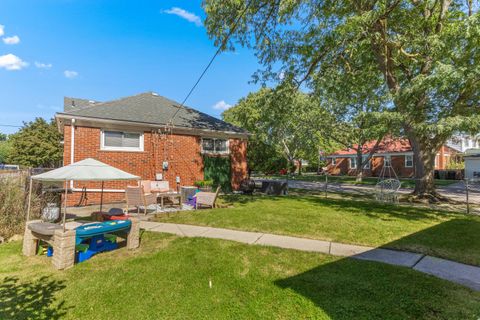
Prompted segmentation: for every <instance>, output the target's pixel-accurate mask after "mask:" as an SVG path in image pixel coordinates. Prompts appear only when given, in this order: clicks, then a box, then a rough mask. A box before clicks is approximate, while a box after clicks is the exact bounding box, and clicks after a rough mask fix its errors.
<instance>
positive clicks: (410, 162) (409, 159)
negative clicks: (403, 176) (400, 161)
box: [405, 155, 413, 168]
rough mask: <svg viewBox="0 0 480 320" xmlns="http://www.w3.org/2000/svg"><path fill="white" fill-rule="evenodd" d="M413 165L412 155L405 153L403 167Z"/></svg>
mask: <svg viewBox="0 0 480 320" xmlns="http://www.w3.org/2000/svg"><path fill="white" fill-rule="evenodd" d="M411 167H413V155H405V168H411Z"/></svg>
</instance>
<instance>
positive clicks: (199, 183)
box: [193, 180, 213, 188]
mask: <svg viewBox="0 0 480 320" xmlns="http://www.w3.org/2000/svg"><path fill="white" fill-rule="evenodd" d="M193 185H194V186H195V187H199V188H205V187H211V186H213V180H198V181H195V182H194V183H193Z"/></svg>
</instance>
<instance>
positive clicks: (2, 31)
mask: <svg viewBox="0 0 480 320" xmlns="http://www.w3.org/2000/svg"><path fill="white" fill-rule="evenodd" d="M4 34H5V26H4V25H2V24H0V37H1V36H3V35H4Z"/></svg>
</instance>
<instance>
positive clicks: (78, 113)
mask: <svg viewBox="0 0 480 320" xmlns="http://www.w3.org/2000/svg"><path fill="white" fill-rule="evenodd" d="M55 118H56V121H57V124H58V128H59V130H60V131H61V132H62V133H63V134H64V153H63V159H64V165H67V164H70V163H72V162H76V161H79V160H82V159H85V158H89V157H91V158H95V159H98V160H100V161H102V162H105V163H107V164H109V165H112V166H115V167H117V168H119V169H122V170H124V171H127V172H129V173H132V174H135V175H138V176H140V177H141V178H142V179H146V180H167V181H169V184H170V187H171V188H174V189H175V188H177V187H179V186H183V185H186V186H191V185H193V183H194V182H195V181H198V180H204V179H205V174H206V172H208V173H209V174H210V176H211V175H212V174H216V172H217V171H218V170H217V169H216V168H213V167H209V168H206V167H205V165H204V163H207V165H208V166H212V164H213V165H214V164H215V163H218V160H221V161H220V162H222V163H227V165H224V166H223V167H222V169H221V170H223V172H222V173H223V174H224V175H226V176H227V179H228V178H230V182H231V187H232V188H233V189H234V190H235V189H238V188H239V186H240V182H241V181H242V180H243V179H245V178H246V177H247V158H246V156H247V138H248V133H247V132H246V131H245V130H243V129H241V128H238V127H235V126H233V125H231V124H228V123H226V122H224V121H221V120H219V119H216V118H214V117H211V116H209V115H207V114H204V113H201V112H199V111H196V110H194V109H191V108H188V107H181V106H180V104H179V103H177V102H175V101H172V100H169V99H167V98H164V97H161V96H159V95H158V94H156V93H153V92H148V93H142V94H139V95H135V96H131V97H126V98H122V99H118V100H113V101H109V102H97V101H93V100H85V99H75V98H67V97H66V98H65V99H64V112H60V113H57V114H56V116H55ZM207 157H208V158H215V159H213V160H211V159H206V158H207ZM218 158H222V159H223V160H222V159H218ZM205 160H209V161H205ZM228 163H229V164H228ZM204 173H205V174H204ZM227 183H228V181H227ZM127 184H135V182H105V194H104V200H105V201H119V200H123V199H124V189H125V186H126V185H127ZM71 187H73V190H74V194H73V196H71V197H70V200H69V203H70V204H73V203H76V202H78V201H79V199H80V195H81V192H80V191H81V189H82V188H83V187H85V188H87V189H88V191H90V192H89V193H88V198H89V203H97V202H98V200H99V197H100V194H99V192H98V191H99V188H100V184H99V183H94V182H91V183H83V182H82V183H80V182H75V183H74V184H73V185H72V186H71Z"/></svg>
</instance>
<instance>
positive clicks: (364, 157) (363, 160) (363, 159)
mask: <svg viewBox="0 0 480 320" xmlns="http://www.w3.org/2000/svg"><path fill="white" fill-rule="evenodd" d="M367 159H368V156H362V162H365V161H366V160H367ZM363 169H366V170H370V159H369V160H368V161H367V163H365V166H364V167H363Z"/></svg>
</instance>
